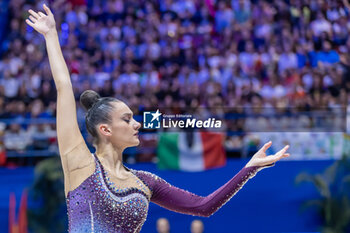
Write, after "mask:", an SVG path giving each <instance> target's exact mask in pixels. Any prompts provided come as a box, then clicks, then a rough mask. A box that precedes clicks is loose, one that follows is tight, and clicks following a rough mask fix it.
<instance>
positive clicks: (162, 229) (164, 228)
mask: <svg viewBox="0 0 350 233" xmlns="http://www.w3.org/2000/svg"><path fill="white" fill-rule="evenodd" d="M157 232H158V233H170V224H169V221H168V219H166V218H159V219H158V220H157Z"/></svg>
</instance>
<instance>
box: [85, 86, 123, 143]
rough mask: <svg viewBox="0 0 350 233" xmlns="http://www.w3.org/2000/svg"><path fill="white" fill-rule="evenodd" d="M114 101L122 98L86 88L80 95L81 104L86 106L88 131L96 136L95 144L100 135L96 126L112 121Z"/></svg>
mask: <svg viewBox="0 0 350 233" xmlns="http://www.w3.org/2000/svg"><path fill="white" fill-rule="evenodd" d="M112 102H120V100H118V99H116V98H112V97H101V96H100V95H99V94H98V93H97V92H95V91H92V90H86V91H84V92H83V93H82V94H81V95H80V104H81V105H82V106H83V107H84V108H85V110H86V111H87V112H86V115H85V124H86V128H87V130H88V132H89V133H90V134H91V135H92V137H93V138H94V144H96V143H98V140H99V137H98V133H97V130H96V126H97V125H98V124H101V123H109V124H111V123H112V117H111V115H112V112H113V110H114V106H113V105H112V104H111V103H112Z"/></svg>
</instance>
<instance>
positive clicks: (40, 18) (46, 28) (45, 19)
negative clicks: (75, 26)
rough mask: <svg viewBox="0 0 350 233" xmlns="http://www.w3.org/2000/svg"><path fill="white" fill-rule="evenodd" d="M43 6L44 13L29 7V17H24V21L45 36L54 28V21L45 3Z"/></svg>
mask: <svg viewBox="0 0 350 233" xmlns="http://www.w3.org/2000/svg"><path fill="white" fill-rule="evenodd" d="M43 7H44V10H45V12H46V14H44V13H42V12H40V11H38V12H35V11H33V10H32V9H30V10H29V11H28V12H29V13H30V15H29V19H26V23H27V24H28V25H30V26H31V27H33V28H34V29H35V30H36V31H37V32H39V33H40V34H42V35H43V36H46V35H47V34H48V33H49V32H50V31H54V30H56V22H55V19H54V17H53V14H52V12H51V10H50V9H49V8H48V7H47V6H46V5H45V4H44V5H43Z"/></svg>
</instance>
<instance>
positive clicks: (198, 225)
mask: <svg viewBox="0 0 350 233" xmlns="http://www.w3.org/2000/svg"><path fill="white" fill-rule="evenodd" d="M203 232H204V224H203V222H202V221H201V220H198V219H196V220H193V221H192V222H191V233H203Z"/></svg>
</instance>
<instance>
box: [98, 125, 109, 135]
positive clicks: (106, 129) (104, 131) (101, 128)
mask: <svg viewBox="0 0 350 233" xmlns="http://www.w3.org/2000/svg"><path fill="white" fill-rule="evenodd" d="M98 132H100V134H101V135H103V136H107V137H108V136H111V135H112V131H111V128H110V126H109V125H108V124H99V125H98Z"/></svg>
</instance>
